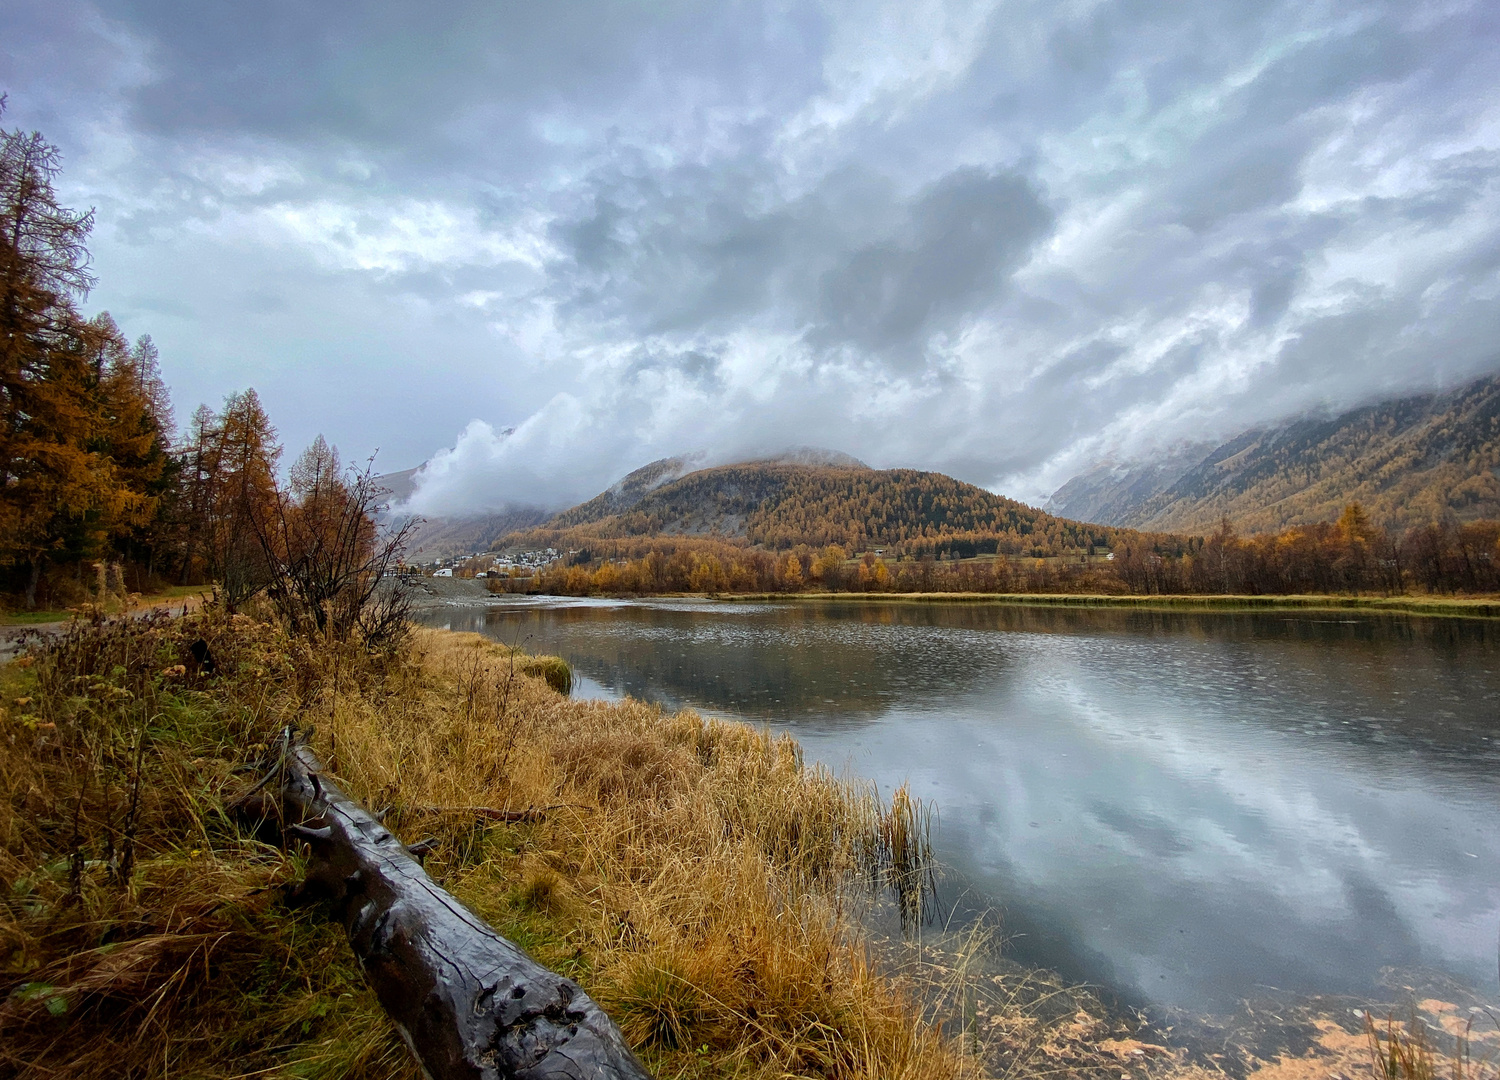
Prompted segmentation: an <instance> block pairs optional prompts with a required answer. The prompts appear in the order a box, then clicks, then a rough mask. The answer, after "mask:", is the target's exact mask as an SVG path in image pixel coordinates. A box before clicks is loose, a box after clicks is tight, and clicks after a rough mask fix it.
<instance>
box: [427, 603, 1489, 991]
mask: <svg viewBox="0 0 1500 1080" xmlns="http://www.w3.org/2000/svg"><path fill="white" fill-rule="evenodd" d="M426 621H428V622H429V623H430V624H433V625H440V626H449V627H451V628H452V629H455V630H475V631H478V632H480V633H483V634H485V635H487V636H490V637H493V638H496V639H499V640H503V641H505V642H507V643H512V642H517V643H520V644H521V645H522V647H523V648H525V649H527V650H530V651H535V652H548V653H556V654H558V655H561V656H563V657H565V658H566V659H567V660H568V661H569V663H571V664H572V665H573V667H574V670H575V672H576V673H577V675H578V688H577V690H576V691H575V692H576V693H578V694H581V695H585V696H593V697H602V698H617V697H620V696H622V695H626V694H628V695H631V696H634V697H637V698H641V699H644V700H648V701H655V702H660V703H661V704H663V705H664V706H667V707H674V708H675V707H679V706H690V707H693V708H696V709H699V710H701V711H703V712H705V713H710V714H716V715H723V716H731V717H736V718H741V719H744V720H748V721H752V722H755V723H764V724H769V725H771V726H773V727H775V728H777V729H779V730H785V731H788V732H790V733H791V734H793V735H795V736H796V737H797V739H798V740H799V741H800V742H801V743H802V745H803V746H804V747H805V749H806V751H807V755H808V757H809V758H811V759H815V760H820V761H823V762H826V763H827V764H829V765H830V766H832V767H833V768H835V769H836V770H842V771H847V772H850V773H853V774H857V775H860V776H864V777H868V778H870V779H873V780H874V781H876V782H877V783H878V784H879V785H880V786H881V788H882V790H883V791H884V792H886V793H887V794H888V793H889V791H890V790H891V788H892V787H893V786H894V785H896V784H899V783H901V782H903V781H906V782H909V783H910V785H911V788H912V790H913V793H914V794H917V795H919V796H921V797H922V798H924V799H929V800H932V801H934V802H935V803H936V805H937V807H938V814H939V826H938V829H937V831H936V836H935V843H936V847H937V852H938V855H939V857H940V859H941V860H942V862H943V863H944V865H945V866H946V867H947V868H948V873H947V875H946V884H945V886H944V891H945V899H946V902H947V905H948V907H949V908H950V910H952V911H954V912H956V913H957V914H958V916H959V917H961V918H962V917H968V916H972V915H974V914H975V913H978V912H991V913H993V914H995V915H997V916H998V918H999V921H1000V925H1001V926H1002V928H1003V932H1004V934H1005V935H1006V937H1007V939H1008V944H1007V952H1008V954H1009V955H1011V956H1013V957H1015V958H1016V959H1018V960H1021V961H1022V962H1026V963H1033V964H1038V965H1042V966H1046V967H1050V968H1053V969H1056V970H1058V971H1059V972H1061V973H1062V974H1063V975H1064V976H1065V977H1067V978H1071V979H1078V980H1085V981H1087V982H1090V983H1093V984H1095V985H1098V986H1101V987H1103V988H1106V989H1107V990H1109V991H1112V992H1113V993H1114V994H1116V995H1118V996H1119V997H1120V998H1121V999H1122V1000H1128V1001H1138V1002H1142V1003H1146V1004H1149V1005H1152V1006H1159V1007H1163V1008H1168V1009H1189V1010H1195V1011H1196V1010H1213V1009H1227V1008H1232V1007H1234V1005H1235V1004H1236V1003H1237V1002H1241V1001H1244V1000H1247V999H1253V998H1256V997H1260V996H1263V995H1265V994H1267V993H1273V992H1274V993H1282V994H1287V993H1290V994H1349V995H1354V996H1360V997H1369V998H1371V999H1372V1000H1382V999H1383V997H1382V995H1384V998H1389V987H1390V983H1391V977H1392V972H1393V971H1394V972H1397V973H1399V974H1398V978H1408V979H1409V978H1413V977H1418V978H1419V977H1422V976H1423V973H1426V974H1430V975H1435V976H1438V977H1442V978H1451V979H1455V980H1458V981H1460V982H1461V983H1463V984H1464V985H1466V986H1468V987H1471V988H1472V989H1474V990H1475V991H1477V992H1479V993H1481V994H1484V995H1486V996H1489V995H1493V994H1494V993H1495V991H1496V989H1497V986H1496V982H1497V979H1496V964H1497V932H1500V890H1497V870H1500V784H1497V777H1500V770H1497V765H1500V623H1495V622H1487V621H1481V620H1461V619H1438V618H1417V617H1406V616H1389V615H1375V616H1372V615H1364V614H1359V615H1355V614H1344V613H1338V612H1327V613H1315V612H1296V613H1284V614H1283V613H1268V612H1256V613H1243V614H1241V613H1201V614H1200V613H1190V612H1181V611H1141V610H1111V609H1068V608H1047V607H1028V606H1014V605H1001V604H957V603H953V604H944V603H905V602H893V603H868V602H851V603H837V602H815V603H804V602H796V603H735V602H708V601H643V602H610V601H588V600H562V599H557V600H546V599H543V600H540V601H538V600H536V599H534V598H533V599H530V600H528V601H527V602H526V603H508V604H505V605H502V606H496V607H492V608H489V609H483V610H479V609H456V608H455V609H449V610H446V611H442V612H437V613H431V614H429V615H428V617H427V619H426ZM1413 973H1415V974H1413Z"/></svg>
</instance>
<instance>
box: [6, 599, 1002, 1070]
mask: <svg viewBox="0 0 1500 1080" xmlns="http://www.w3.org/2000/svg"><path fill="white" fill-rule="evenodd" d="M200 641H201V642H202V643H203V645H204V646H206V647H207V649H208V651H209V653H210V654H211V655H212V658H213V661H214V662H213V664H212V665H211V666H210V665H206V664H204V663H203V662H201V661H196V660H195V659H194V656H195V653H194V649H193V645H194V644H195V643H196V642H200ZM200 651H201V650H200ZM567 674H568V673H567V672H566V667H565V665H560V664H559V663H558V662H557V661H555V660H554V661H547V660H545V659H543V660H538V659H535V658H529V657H524V656H522V655H520V654H515V653H512V651H511V650H508V649H505V648H504V647H502V646H496V645H493V644H490V643H486V642H483V641H482V640H480V639H478V638H476V637H472V636H460V635H451V634H439V633H422V634H418V635H416V636H414V637H413V638H412V639H411V641H410V642H409V647H408V648H407V650H406V651H405V652H404V653H402V654H400V655H387V656H383V657H381V656H370V655H365V654H363V653H361V652H360V650H359V649H358V648H357V647H355V646H340V645H334V644H328V645H325V646H318V645H316V644H314V643H309V642H307V641H304V640H297V639H293V638H290V637H288V636H287V635H285V634H283V633H282V632H281V631H280V630H279V629H278V628H277V627H276V626H275V625H272V624H270V623H267V622H261V621H257V620H255V619H252V618H248V617H246V616H233V617H231V616H227V615H224V614H223V613H221V612H214V611H209V612H205V613H202V614H199V615H195V616H192V617H189V618H186V619H179V620H168V619H166V618H151V619H145V620H137V621H132V622H124V623H99V624H96V625H89V626H79V627H75V628H74V629H71V630H69V631H68V632H67V634H65V635H64V636H63V637H62V638H60V639H58V640H55V641H52V642H50V643H47V644H45V645H41V646H39V647H37V648H34V649H33V650H32V652H31V653H30V654H29V655H28V656H27V657H25V658H23V659H22V660H21V661H19V662H17V663H13V664H11V665H8V666H6V667H5V668H4V669H0V680H3V685H4V692H5V701H6V702H7V708H6V710H5V714H4V716H3V718H0V741H3V743H4V745H5V748H6V752H5V753H4V754H0V796H3V798H0V975H3V978H4V980H5V981H4V984H3V992H4V998H3V1004H0V1076H17V1077H23V1076H24V1077H42V1076H69V1077H83V1078H89V1077H105V1076H109V1077H121V1076H124V1077H135V1076H139V1077H156V1076H167V1075H173V1074H177V1075H183V1074H190V1075H194V1076H203V1077H230V1076H248V1075H264V1076H302V1077H376V1076H380V1077H398V1076H411V1077H414V1076H415V1075H416V1070H415V1068H414V1066H413V1065H412V1064H411V1063H410V1061H409V1060H408V1058H407V1056H406V1053H405V1050H404V1048H403V1047H402V1046H401V1044H400V1042H399V1040H398V1039H397V1038H396V1036H395V1035H394V1034H393V1032H392V1031H391V1028H390V1025H389V1024H388V1022H387V1021H386V1020H385V1018H384V1016H383V1014H382V1013H381V1012H380V1010H379V1007H378V1005H377V1004H376V1003H375V1002H374V1000H373V996H372V995H371V994H370V993H369V992H368V991H367V989H366V988H365V987H364V985H363V981H362V977H361V975H360V973H359V971H358V969H357V967H356V965H355V964H354V962H353V960H352V958H351V957H350V955H349V953H348V949H347V947H346V946H345V944H344V943H343V941H342V939H341V934H340V932H339V931H338V930H337V929H335V928H332V927H330V926H328V925H327V924H326V923H325V922H324V921H323V920H322V919H321V918H320V917H319V914H318V912H317V911H316V910H302V909H294V908H290V907H288V906H287V901H286V899H285V896H284V892H283V889H282V886H284V885H285V884H287V883H288V882H291V881H294V880H295V879H296V878H297V876H298V870H297V857H296V855H295V853H291V854H289V853H287V852H284V851H282V850H281V849H280V848H279V847H277V846H275V845H268V844H267V843H265V842H263V841H261V840H259V839H257V838H255V837H254V836H251V835H249V834H247V833H246V832H245V831H244V829H243V828H242V826H241V825H240V824H239V823H238V822H237V821H235V820H234V819H233V818H232V817H230V816H228V815H227V814H226V813H225V811H224V810H223V807H224V806H225V804H226V802H227V801H228V800H229V799H230V797H232V795H233V794H235V793H236V792H238V791H239V790H242V789H243V788H244V786H245V785H246V784H248V783H249V782H250V781H251V780H252V779H253V777H254V775H255V774H254V762H255V759H256V758H257V756H258V754H259V753H261V752H262V751H263V750H264V746H265V744H266V742H267V741H268V736H269V734H270V733H271V732H274V731H275V730H277V728H278V727H279V726H280V725H281V724H283V723H285V722H286V721H288V720H291V719H297V720H300V721H301V722H302V723H303V724H304V725H306V724H308V723H311V724H312V725H313V726H314V727H315V730H316V735H315V739H314V741H315V743H316V744H317V748H318V750H319V752H320V754H321V755H322V756H323V758H324V760H325V762H326V763H327V764H328V766H329V768H330V769H331V770H332V771H334V772H336V773H337V774H338V777H339V779H340V782H341V783H342V784H344V785H346V786H347V788H348V789H349V790H350V791H351V792H353V793H355V794H356V795H357V796H359V797H361V798H363V799H364V800H365V801H366V802H367V804H369V805H370V806H372V807H373V808H375V809H380V810H384V811H385V812H386V820H387V821H388V822H390V823H392V824H393V826H394V827H395V828H397V829H398V831H400V832H401V834H402V835H403V837H404V838H405V839H406V840H407V841H408V842H415V841H416V840H418V839H421V838H429V839H430V840H431V841H432V854H431V855H430V856H429V858H428V862H427V865H428V867H429V869H430V870H431V871H432V872H433V873H434V875H436V876H438V877H439V878H440V879H441V880H443V881H444V883H445V884H446V885H447V887H448V888H450V889H451V890H453V891H454V892H455V893H456V894H457V895H458V896H459V897H461V898H462V899H463V900H464V901H465V902H466V903H468V904H470V905H471V906H473V907H474V908H475V910H477V911H478V912H479V913H480V914H481V915H483V916H484V917H486V918H487V919H489V920H490V921H491V922H492V923H493V924H494V925H495V926H496V927H497V928H498V929H499V930H501V932H503V933H506V934H507V935H508V936H510V937H512V938H513V939H514V940H516V941H518V942H519V943H520V944H522V945H523V946H524V947H526V948H528V949H530V950H531V951H532V952H533V953H534V954H535V955H537V957H538V959H540V960H542V961H543V962H545V963H548V964H550V965H551V966H553V967H555V968H557V969H559V970H562V971H565V972H566V973H568V974H570V975H573V976H574V977H576V978H578V979H579V980H580V981H581V982H583V984H584V985H585V986H586V987H587V988H588V989H589V991H590V993H592V994H594V995H595V996H596V997H597V998H598V999H599V1000H600V1002H601V1003H602V1004H603V1005H604V1006H605V1007H606V1008H607V1009H608V1010H609V1011H610V1012H611V1014H612V1015H614V1016H615V1017H616V1018H617V1019H618V1021H619V1022H620V1023H621V1025H622V1027H623V1028H624V1029H625V1031H626V1032H627V1034H628V1035H629V1037H630V1038H632V1039H633V1040H634V1041H635V1043H636V1045H637V1046H638V1047H639V1049H640V1052H641V1053H642V1055H643V1057H644V1058H645V1059H646V1060H647V1061H648V1063H649V1064H650V1065H651V1067H652V1068H653V1069H654V1070H655V1071H656V1072H657V1074H658V1075H661V1076H664V1077H666V1076H673V1077H679V1076H680V1077H730V1076H733V1077H768V1078H769V1077H783V1076H819V1077H830V1078H835V1077H836V1078H846V1077H847V1078H863V1077H871V1078H873V1077H880V1078H894V1080H899V1078H902V1077H910V1078H913V1080H916V1078H927V1077H935V1078H941V1077H961V1076H966V1075H977V1073H978V1066H977V1064H976V1060H975V1058H974V1056H973V1055H972V1054H970V1053H968V1052H966V1051H965V1049H964V1047H963V1046H962V1045H961V1044H960V1042H959V1041H958V1040H956V1039H954V1038H953V1037H951V1036H949V1035H945V1034H944V1033H943V1032H942V1031H941V1030H940V1028H939V1027H938V1026H937V1025H935V1024H934V1023H931V1022H929V1021H926V1020H924V1019H923V1018H922V1003H921V1000H920V994H919V989H920V988H919V987H918V986H917V985H915V983H913V982H911V981H909V980H904V979H902V978H899V977H893V976H892V975H891V974H890V973H889V972H887V971H883V970H877V968H876V966H875V965H874V964H873V963H872V961H871V959H870V955H869V952H868V950H867V948H866V947H865V945H864V944H863V943H862V940H861V935H860V932H859V927H858V923H857V920H856V919H854V918H853V916H852V915H851V905H854V904H856V903H857V902H858V897H859V896H861V895H867V894H868V888H867V887H868V886H869V884H871V883H872V882H873V883H875V884H877V885H879V886H880V887H890V888H892V889H894V890H895V892H896V895H897V897H898V903H905V904H906V905H907V906H908V907H910V906H911V901H909V900H906V901H902V900H900V896H901V895H902V890H903V889H905V890H907V892H908V893H909V892H910V890H911V889H912V888H914V887H917V886H914V885H913V882H920V880H921V875H922V874H923V873H930V866H929V865H928V860H929V859H930V856H929V854H928V851H927V847H926V835H927V825H926V818H925V814H926V810H925V808H923V807H921V806H920V804H918V803H916V802H914V801H913V800H910V799H909V798H907V797H906V796H905V793H901V794H900V795H898V798H897V800H896V802H895V804H893V805H888V806H882V805H880V804H879V802H878V801H877V800H876V798H875V793H874V792H873V790H871V789H869V788H868V787H865V786H863V785H859V784H853V783H849V782H846V781H843V780H841V779H838V778H836V777H834V776H832V775H831V774H829V773H828V772H827V771H826V770H822V769H818V768H809V767H807V766H806V765H805V764H804V762H803V761H802V758H801V753H800V750H799V748H798V747H797V745H796V744H795V743H794V742H792V741H791V740H789V739H785V738H779V737H775V736H772V735H769V734H767V733H764V732H759V731H755V730H752V729H750V728H747V727H744V726H741V725H736V724H727V723H720V722H717V721H711V720H705V719H703V718H701V717H698V716H696V715H694V714H692V713H678V714H665V713H663V712H661V711H660V710H658V709H655V708H652V707H649V706H646V705H642V704H639V703H636V702H625V703H622V704H603V703H597V702H582V701H572V700H570V699H568V698H567V697H565V696H563V695H562V694H560V693H559V692H558V690H559V689H562V688H564V687H565V686H566V679H565V676H566V675H567ZM924 867H928V869H926V870H924ZM919 894H920V889H919ZM916 909H917V910H918V911H920V895H919V898H918V900H917V901H916Z"/></svg>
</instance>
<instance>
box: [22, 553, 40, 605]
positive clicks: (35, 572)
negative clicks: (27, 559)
mask: <svg viewBox="0 0 1500 1080" xmlns="http://www.w3.org/2000/svg"><path fill="white" fill-rule="evenodd" d="M41 579H42V557H41V556H40V555H38V556H36V557H35V558H34V559H32V560H31V576H30V577H29V578H27V579H26V610H27V611H35V610H36V586H37V582H39V581H40V580H41Z"/></svg>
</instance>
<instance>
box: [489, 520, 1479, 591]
mask: <svg viewBox="0 0 1500 1080" xmlns="http://www.w3.org/2000/svg"><path fill="white" fill-rule="evenodd" d="M1110 556H1112V557H1110ZM493 587H494V588H496V589H499V590H503V591H526V592H549V593H561V594H570V595H588V594H613V595H647V594H652V593H670V592H706V593H769V592H787V593H790V592H804V591H813V592H895V593H902V592H906V593H912V592H979V593H985V592H992V593H1092V594H1105V595H1112V594H1113V595H1126V594H1135V595H1142V594H1146V595H1149V594H1189V595H1191V594H1199V595H1210V594H1234V595H1252V596H1253V595H1288V594H1298V593H1377V594H1382V595H1394V594H1400V593H1408V592H1428V593H1488V592H1496V591H1500V522H1497V521H1481V522H1474V523H1471V524H1467V525H1457V524H1453V523H1449V524H1446V525H1429V526H1423V527H1422V528H1418V529H1412V530H1410V531H1408V532H1406V533H1402V534H1396V533H1391V532H1388V531H1386V530H1384V529H1382V528H1380V527H1378V526H1376V525H1374V524H1372V523H1371V522H1370V520H1369V518H1368V516H1367V515H1366V514H1365V512H1364V511H1363V510H1362V509H1361V508H1360V507H1359V506H1358V505H1357V504H1355V505H1351V506H1349V507H1348V508H1346V509H1345V511H1344V513H1343V514H1342V515H1341V516H1340V518H1339V520H1338V521H1336V522H1324V523H1320V524H1317V525H1310V526H1302V527H1298V528H1292V529H1286V530H1283V531H1282V532H1279V533H1267V534H1262V535H1259V536H1250V537H1240V536H1238V535H1236V534H1235V532H1234V530H1233V529H1232V528H1231V527H1230V526H1229V524H1228V522H1227V521H1226V522H1224V523H1221V525H1220V528H1219V529H1218V531H1217V532H1215V533H1214V535H1212V536H1209V537H1206V538H1198V537H1195V538H1189V539H1186V540H1180V541H1179V540H1176V539H1168V540H1167V541H1165V542H1152V541H1151V540H1150V538H1142V539H1139V540H1134V541H1132V540H1127V541H1126V542H1124V543H1122V544H1121V545H1120V546H1119V547H1118V548H1117V549H1116V550H1115V551H1114V552H1112V553H1110V555H1108V556H1101V555H1097V554H1096V555H1095V556H1094V557H1092V558H1091V557H1089V556H1087V555H1073V556H1064V557H1060V558H1050V559H1047V558H1030V557H1021V558H1013V557H1008V556H1005V555H996V556H994V557H981V558H959V557H957V555H949V556H947V557H938V556H933V555H920V556H917V557H910V556H906V555H904V554H900V553H897V554H896V555H893V556H890V557H884V556H880V555H876V554H875V553H874V552H869V551H867V552H864V553H862V554H859V555H857V556H856V555H851V554H850V552H848V551H847V550H846V549H845V548H843V547H841V546H838V545H829V546H827V547H825V548H822V549H817V548H813V547H810V546H808V545H798V546H796V547H794V548H792V549H790V550H787V551H781V552H777V551H768V550H765V549H763V548H755V547H752V546H750V545H749V544H748V543H745V542H726V541H722V540H711V539H709V540H703V539H691V538H671V539H666V538H663V539H661V540H657V541H646V540H636V541H634V542H630V541H600V542H597V545H596V546H595V547H594V548H582V549H578V550H576V551H575V552H574V553H573V554H572V555H571V556H570V557H569V558H568V559H565V560H562V561H560V562H558V563H556V564H554V565H552V566H550V567H547V568H546V569H544V570H542V571H541V572H540V573H538V574H537V575H536V576H535V577H531V578H519V579H513V580H510V581H506V582H495V583H494V584H493Z"/></svg>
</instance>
